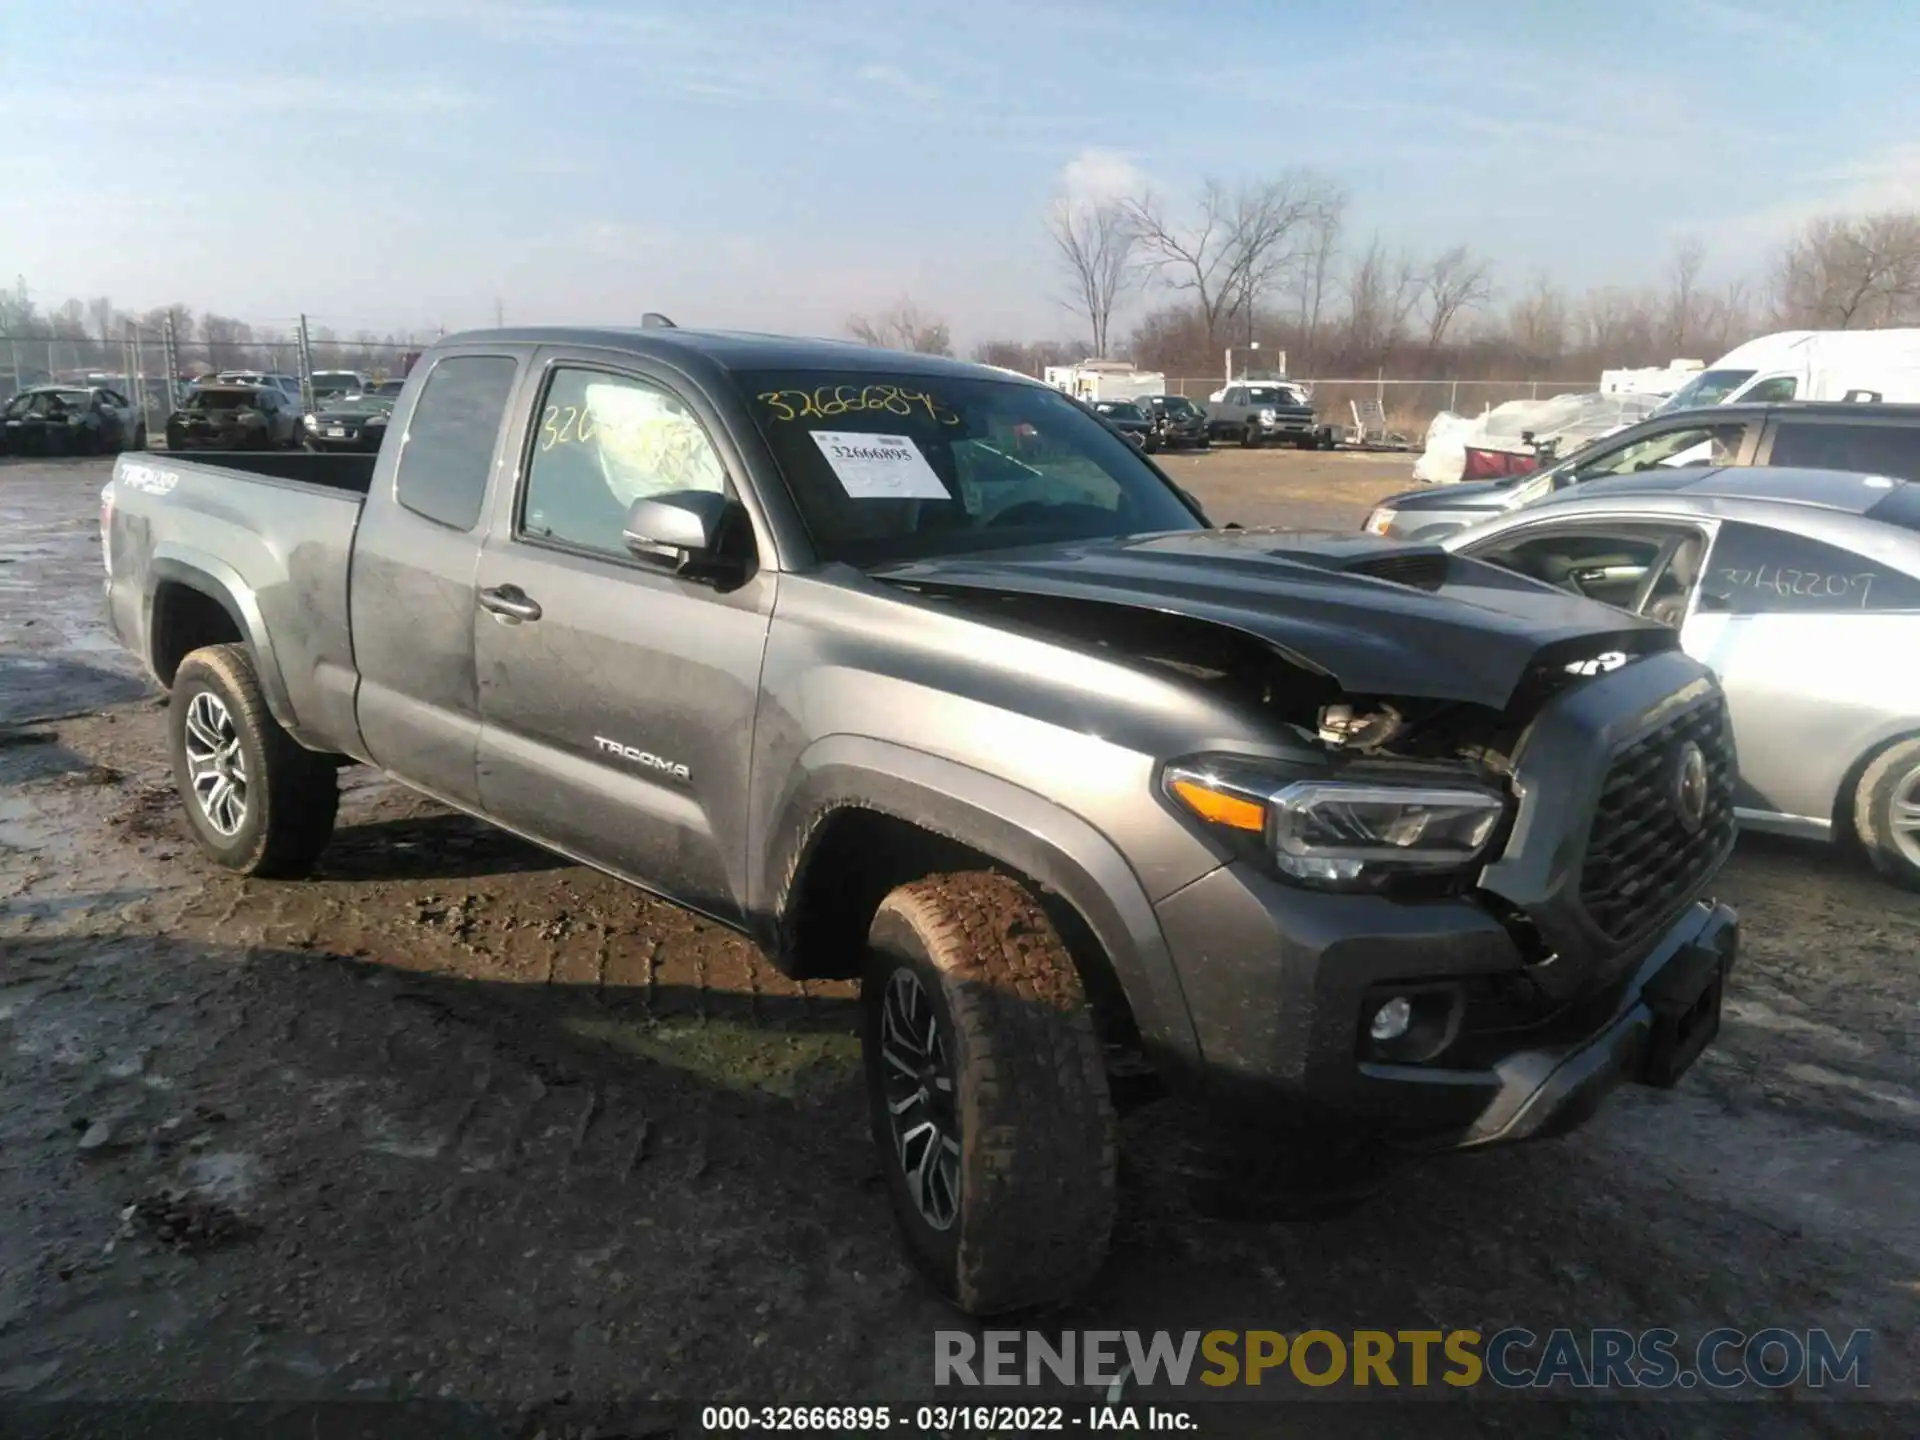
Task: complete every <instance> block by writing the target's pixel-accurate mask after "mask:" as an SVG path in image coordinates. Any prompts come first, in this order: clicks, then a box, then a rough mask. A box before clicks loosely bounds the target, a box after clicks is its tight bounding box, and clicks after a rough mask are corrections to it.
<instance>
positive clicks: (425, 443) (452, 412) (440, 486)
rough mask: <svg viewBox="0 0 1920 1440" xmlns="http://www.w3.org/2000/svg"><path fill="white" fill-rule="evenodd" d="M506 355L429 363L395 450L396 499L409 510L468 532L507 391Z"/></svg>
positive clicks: (482, 495) (510, 367) (509, 367)
mask: <svg viewBox="0 0 1920 1440" xmlns="http://www.w3.org/2000/svg"><path fill="white" fill-rule="evenodd" d="M515 368H516V367H515V362H514V361H513V360H512V359H510V358H508V357H507V356H505V355H452V356H449V357H448V358H447V359H445V360H442V361H441V362H440V363H439V364H437V365H435V366H434V367H433V373H432V374H431V375H429V376H428V377H427V384H426V388H425V389H424V390H423V391H421V393H420V399H419V401H418V402H417V403H416V404H415V405H414V407H413V418H412V419H411V420H410V421H409V422H408V424H407V434H406V439H405V441H404V443H403V447H402V449H401V451H400V473H399V475H398V476H397V477H396V479H395V481H394V493H395V497H396V498H397V499H398V500H399V501H400V503H401V504H402V505H404V506H406V507H407V509H409V510H411V511H413V512H414V514H416V515H424V516H425V517H426V518H427V519H429V520H433V521H437V522H438V523H440V524H442V525H449V526H452V527H453V528H454V529H456V530H471V529H472V528H473V527H474V523H475V522H476V521H477V520H479V518H480V507H481V505H482V503H483V502H484V501H485V499H486V494H487V471H488V470H489V469H490V468H491V467H492V465H493V448H494V445H495V443H496V442H497V441H498V440H499V438H500V422H501V421H502V420H504V419H505V418H506V414H507V399H508V397H509V396H511V395H512V393H513V377H514V371H515Z"/></svg>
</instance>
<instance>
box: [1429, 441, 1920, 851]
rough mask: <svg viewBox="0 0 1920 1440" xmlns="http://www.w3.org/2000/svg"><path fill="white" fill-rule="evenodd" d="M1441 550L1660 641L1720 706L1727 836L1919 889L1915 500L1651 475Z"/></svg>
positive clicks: (1710, 472) (1576, 493)
mask: <svg viewBox="0 0 1920 1440" xmlns="http://www.w3.org/2000/svg"><path fill="white" fill-rule="evenodd" d="M1440 544H1441V545H1443V546H1444V547H1445V548H1446V549H1448V550H1450V551H1457V552H1459V553H1462V554H1466V555H1470V556H1473V557H1475V558H1478V559H1481V560H1488V561H1492V562H1494V563H1496V564H1499V565H1503V566H1505V567H1507V568H1509V569H1512V570H1515V571H1518V572H1520V573H1522V574H1525V575H1530V576H1532V577H1533V578H1535V579H1538V580H1544V581H1546V582H1548V583H1549V584H1552V585H1556V586H1558V587H1560V588H1561V589H1564V590H1569V591H1572V592H1574V593H1576V594H1581V595H1586V596H1589V597H1591V598H1593V599H1596V600H1601V601H1604V602H1606V603H1608V604H1611V605H1616V606H1618V607H1620V608H1621V609H1623V610H1630V611H1633V612H1634V613H1636V614H1640V615H1646V616H1648V617H1650V618H1652V619H1656V620H1660V621H1662V622H1664V623H1666V624H1668V625H1673V626H1676V627H1677V628H1678V629H1679V630H1680V632H1681V643H1682V645H1683V647H1684V648H1685V649H1686V651H1687V653H1688V654H1689V655H1691V656H1693V657H1694V658H1695V659H1697V660H1699V661H1701V662H1702V663H1704V664H1707V665H1709V666H1711V667H1712V668H1713V669H1714V670H1715V671H1716V672H1717V673H1718V675H1719V677H1720V681H1721V683H1722V685H1724V686H1725V687H1726V691H1727V698H1728V701H1729V703H1730V705H1731V708H1732V715H1733V729H1734V739H1735V743H1736V745H1737V746H1738V749H1739V757H1740V793H1739V797H1738V802H1737V804H1738V813H1739V817H1740V819H1741V822H1742V823H1743V824H1746V825H1749V826H1751V827H1752V828H1754V829H1756V830H1773V831H1779V832H1782V833H1785V834H1792V835H1801V836H1808V837H1814V838H1819V839H1832V840H1842V839H1848V838H1855V839H1857V840H1858V841H1859V843H1860V846H1861V848H1862V849H1863V850H1864V852H1865V853H1866V855H1867V856H1868V858H1869V859H1870V860H1871V861H1872V862H1873V864H1874V867H1875V868H1876V869H1877V870H1879V871H1880V873H1881V874H1882V875H1884V876H1885V877H1887V878H1888V879H1890V880H1893V881H1895V882H1896V883H1898V884H1902V885H1905V886H1908V887H1909V888H1914V889H1920V483H1911V482H1908V481H1904V480H1900V479H1897V478H1894V477H1890V476H1884V475H1863V474H1856V473H1852V472H1846V471H1831V470H1800V469H1764V468H1762V469H1749V468H1738V469H1735V468H1705V469H1689V470H1676V471H1666V472H1661V471H1649V472H1646V473H1643V474H1638V475H1627V476H1622V477H1619V478H1617V479H1611V480H1593V481H1589V482H1588V483H1586V484H1584V485H1581V486H1580V487H1578V488H1577V489H1574V490H1568V491H1564V492H1562V493H1560V494H1558V495H1555V496H1552V497H1550V498H1548V499H1546V500H1543V501H1542V502H1540V503H1539V504H1536V505H1533V506H1530V507H1528V508H1526V509H1523V510H1516V511H1512V512H1510V513H1508V514H1506V515H1504V516H1501V517H1499V518H1497V519H1494V520H1491V521H1488V522H1486V523H1484V524H1481V525H1477V526H1475V527H1474V528H1472V529H1470V530H1463V531H1460V532H1459V533H1457V534H1454V535H1450V536H1448V537H1447V538H1445V539H1444V540H1442V541H1440Z"/></svg>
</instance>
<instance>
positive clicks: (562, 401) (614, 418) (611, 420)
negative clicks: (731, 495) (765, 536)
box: [520, 368, 727, 560]
mask: <svg viewBox="0 0 1920 1440" xmlns="http://www.w3.org/2000/svg"><path fill="white" fill-rule="evenodd" d="M676 490H708V491H712V492H714V493H716V494H725V493H726V491H727V474H726V470H725V468H724V467H723V466H722V465H721V463H720V456H719V454H718V453H717V452H716V451H715V450H714V448H713V442H712V441H711V440H710V439H708V437H707V432H706V430H705V428H704V427H703V426H702V425H701V424H700V422H699V420H698V419H696V418H695V417H694V414H693V412H692V411H691V410H689V409H688V408H687V407H686V405H684V404H683V403H681V401H680V400H679V398H678V397H676V396H674V395H673V394H671V393H670V392H668V391H666V390H663V389H661V388H660V387H659V386H657V385H650V384H648V383H647V382H645V381H643V380H635V379H633V378H631V377H629V376H624V375H609V374H606V373H604V372H601V371H596V370H576V369H567V368H562V369H558V370H555V371H554V372H553V378H552V379H551V380H550V381H549V382H548V384H547V393H546V394H545V395H544V396H542V397H541V401H540V411H539V423H538V425H537V426H536V427H535V430H534V436H533V454H532V457H531V458H530V459H529V461H528V463H527V479H526V486H525V489H524V492H523V494H522V498H521V502H520V533H521V534H523V535H529V536H533V537H535V538H537V539H545V540H559V541H563V542H565V543H566V544H569V545H578V546H581V547H582V548H584V549H588V550H597V551H600V552H601V553H603V554H606V555H614V556H618V557H619V558H620V559H622V560H624V559H627V558H628V551H627V546H626V541H625V540H624V539H623V538H622V531H624V530H625V528H626V518H627V511H628V509H629V508H630V507H631V506H632V505H633V502H634V501H636V500H641V499H645V498H646V497H647V496H650V495H663V494H666V493H668V492H670V491H676Z"/></svg>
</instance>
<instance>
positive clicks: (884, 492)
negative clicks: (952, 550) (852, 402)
mask: <svg viewBox="0 0 1920 1440" xmlns="http://www.w3.org/2000/svg"><path fill="white" fill-rule="evenodd" d="M809 433H811V434H812V436H813V443H814V444H816V445H818V446H819V447H820V453H821V454H822V455H824V456H826V457H827V464H829V465H831V466H832V467H833V473H834V476H835V478H837V479H838V480H839V481H840V488H841V489H842V490H845V491H846V492H847V494H848V496H850V497H851V498H852V499H855V500H951V499H952V498H953V497H952V496H951V495H949V494H948V493H947V487H946V486H944V485H942V484H941V483H940V477H939V476H938V475H936V474H934V473H933V467H932V466H930V465H928V464H927V460H926V457H925V456H924V455H922V454H921V453H920V447H919V446H918V445H915V444H914V443H913V441H912V440H910V439H908V438H907V437H906V436H905V435H866V434H862V433H860V432H859V431H855V430H814V431H811V432H809Z"/></svg>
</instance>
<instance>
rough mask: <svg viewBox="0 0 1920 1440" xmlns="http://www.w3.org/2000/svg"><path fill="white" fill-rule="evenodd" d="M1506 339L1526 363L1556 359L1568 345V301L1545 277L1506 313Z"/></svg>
mask: <svg viewBox="0 0 1920 1440" xmlns="http://www.w3.org/2000/svg"><path fill="white" fill-rule="evenodd" d="M1507 338H1508V339H1509V341H1511V343H1512V344H1513V346H1514V347H1515V348H1516V349H1518V350H1519V351H1520V355H1521V358H1522V359H1523V360H1526V361H1529V362H1538V361H1543V360H1547V359H1557V358H1558V357H1559V355H1560V352H1561V351H1562V350H1564V349H1565V348H1566V344H1567V297H1566V296H1565V295H1563V294H1562V293H1561V292H1560V291H1559V290H1557V289H1556V288H1555V287H1554V285H1553V282H1552V281H1550V280H1549V279H1548V278H1547V277H1546V276H1545V275H1544V274H1542V275H1537V276H1535V277H1534V281H1533V285H1532V287H1531V288H1530V289H1529V290H1528V291H1527V293H1526V294H1525V295H1523V296H1521V297H1520V299H1518V300H1516V301H1514V302H1513V304H1512V305H1511V306H1509V307H1508V309H1507Z"/></svg>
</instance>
